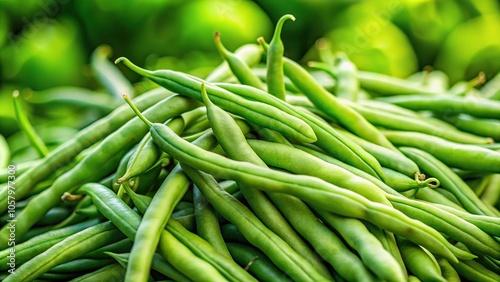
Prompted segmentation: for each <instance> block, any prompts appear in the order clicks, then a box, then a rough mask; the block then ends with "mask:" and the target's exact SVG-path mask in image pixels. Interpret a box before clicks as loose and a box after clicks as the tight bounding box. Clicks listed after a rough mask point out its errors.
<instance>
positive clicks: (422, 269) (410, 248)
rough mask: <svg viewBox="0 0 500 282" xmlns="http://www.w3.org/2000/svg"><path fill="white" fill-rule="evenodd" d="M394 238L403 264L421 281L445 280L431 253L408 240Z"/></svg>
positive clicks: (443, 281)
mask: <svg viewBox="0 0 500 282" xmlns="http://www.w3.org/2000/svg"><path fill="white" fill-rule="evenodd" d="M396 238H397V241H398V246H399V250H400V251H401V255H402V256H403V260H404V262H405V265H406V267H407V268H408V270H410V272H411V273H412V274H413V275H415V276H416V277H418V278H419V279H420V280H421V281H441V282H446V279H444V277H443V276H442V274H441V268H440V267H439V264H438V263H437V261H436V259H435V258H434V256H433V255H432V254H430V253H429V252H428V251H426V250H424V249H423V248H422V247H421V246H418V245H416V244H414V243H412V242H411V241H409V240H406V239H404V238H401V237H396Z"/></svg>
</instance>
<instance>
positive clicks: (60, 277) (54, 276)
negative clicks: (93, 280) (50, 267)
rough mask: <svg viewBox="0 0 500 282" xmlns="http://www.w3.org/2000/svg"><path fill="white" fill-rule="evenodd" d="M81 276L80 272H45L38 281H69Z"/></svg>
mask: <svg viewBox="0 0 500 282" xmlns="http://www.w3.org/2000/svg"><path fill="white" fill-rule="evenodd" d="M80 275H82V273H81V272H74V273H52V272H46V273H44V274H42V275H40V277H38V279H40V280H42V281H69V280H71V279H73V278H75V277H78V276H80Z"/></svg>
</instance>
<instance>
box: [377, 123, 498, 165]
mask: <svg viewBox="0 0 500 282" xmlns="http://www.w3.org/2000/svg"><path fill="white" fill-rule="evenodd" d="M383 132H384V134H385V135H386V136H387V138H389V140H391V142H393V143H394V144H396V145H397V146H402V147H403V146H404V147H415V148H418V149H420V150H423V151H426V152H428V153H430V154H432V155H433V156H435V157H436V158H438V159H439V160H440V161H442V162H443V163H445V164H446V165H448V166H449V167H454V168H460V169H465V170H481V171H488V172H492V173H500V152H496V151H493V150H489V149H485V148H481V147H479V146H475V145H466V144H458V143H455V142H451V141H447V140H445V139H442V138H439V137H435V136H430V135H426V134H422V133H417V132H401V131H383Z"/></svg>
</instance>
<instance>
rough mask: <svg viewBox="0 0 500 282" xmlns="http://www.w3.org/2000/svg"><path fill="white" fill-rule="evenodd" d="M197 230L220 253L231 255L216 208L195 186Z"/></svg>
mask: <svg viewBox="0 0 500 282" xmlns="http://www.w3.org/2000/svg"><path fill="white" fill-rule="evenodd" d="M193 196H194V206H195V220H196V231H197V233H198V235H199V236H200V237H201V238H203V239H205V240H206V241H207V242H209V243H210V244H211V245H212V246H213V247H214V249H215V250H217V251H218V252H219V253H220V254H222V255H224V256H227V257H231V254H230V253H229V250H228V249H227V246H226V244H225V242H224V239H223V238H222V234H221V230H220V227H219V220H218V218H217V214H216V211H215V209H214V208H213V207H212V205H210V203H209V202H208V201H207V200H206V199H205V197H204V196H203V194H201V192H200V190H199V189H198V188H197V187H193Z"/></svg>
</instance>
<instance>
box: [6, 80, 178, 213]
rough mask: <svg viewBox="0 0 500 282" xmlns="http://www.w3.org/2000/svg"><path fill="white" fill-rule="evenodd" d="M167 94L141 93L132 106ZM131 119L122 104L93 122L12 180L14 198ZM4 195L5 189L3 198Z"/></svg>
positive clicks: (146, 104) (147, 103)
mask: <svg viewBox="0 0 500 282" xmlns="http://www.w3.org/2000/svg"><path fill="white" fill-rule="evenodd" d="M169 95H171V93H170V92H168V91H166V90H165V89H162V88H159V89H155V90H152V91H150V92H147V93H144V94H143V95H141V96H140V97H138V98H137V99H135V100H134V103H136V106H137V107H138V108H139V109H146V108H148V107H150V106H152V105H154V104H155V103H158V102H159V101H161V100H163V99H165V98H167V97H168V96H169ZM133 117H134V115H133V111H131V110H130V109H129V107H128V106H127V105H122V106H120V107H118V108H117V109H116V110H115V111H113V112H112V113H110V114H109V115H107V116H106V117H105V118H102V119H100V120H98V121H96V122H95V123H93V124H92V125H90V126H88V127H86V128H85V129H84V130H82V131H80V132H79V133H78V134H77V135H76V136H74V137H73V138H71V139H70V140H68V141H66V142H65V143H63V144H62V145H60V146H58V147H57V148H56V149H54V150H53V151H51V152H50V153H49V154H48V155H47V156H46V157H45V158H44V159H43V160H42V162H43V163H42V165H38V166H32V167H31V168H30V169H29V170H28V171H26V172H25V173H23V174H24V175H22V176H20V177H18V178H17V179H16V180H17V183H16V196H17V197H19V198H22V197H23V196H24V195H26V194H28V193H29V191H30V190H31V189H32V188H33V187H34V186H35V185H36V184H37V183H38V182H40V181H42V180H44V179H45V178H47V177H48V176H49V175H50V174H51V173H53V172H55V171H56V170H57V169H59V168H61V167H63V166H64V165H65V164H67V163H69V162H70V161H72V160H73V158H74V157H75V156H76V155H77V154H79V153H80V152H81V151H83V150H84V149H86V148H88V147H90V146H92V145H93V144H95V143H96V142H97V141H99V140H101V139H102V138H104V137H105V136H107V135H109V134H111V133H112V132H113V131H115V130H116V129H117V128H119V127H120V126H122V125H123V124H125V123H126V122H127V121H128V120H130V119H131V118H133ZM2 192H3V191H2ZM6 192H7V191H6V190H5V195H6ZM2 195H3V193H2ZM6 210H7V202H6V201H2V202H0V212H2V213H3V212H5V211H6Z"/></svg>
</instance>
